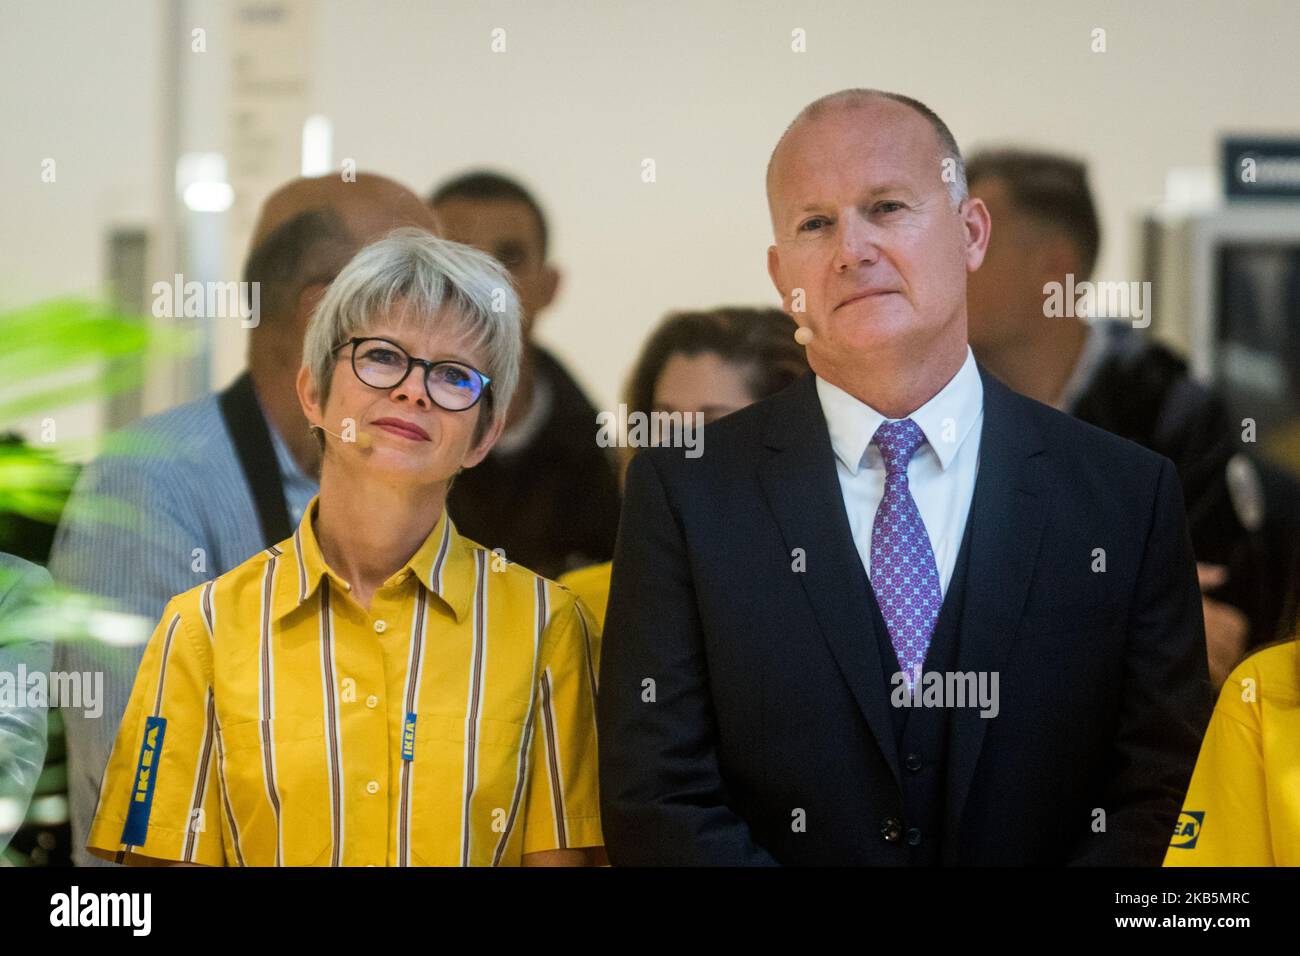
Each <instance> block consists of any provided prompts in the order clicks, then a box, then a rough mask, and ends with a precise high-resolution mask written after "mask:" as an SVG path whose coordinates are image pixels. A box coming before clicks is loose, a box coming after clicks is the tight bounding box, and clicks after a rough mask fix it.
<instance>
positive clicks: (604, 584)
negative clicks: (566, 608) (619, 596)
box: [560, 561, 614, 632]
mask: <svg viewBox="0 0 1300 956" xmlns="http://www.w3.org/2000/svg"><path fill="white" fill-rule="evenodd" d="M613 571H614V562H613V561H606V562H605V563H604V564H593V565H591V566H589V567H585V568H578V569H577V570H574V571H569V572H567V573H565V574H562V575H560V583H561V584H563V585H564V586H565V587H566V588H568V589H569V590H570V591H572V592H573V593H574V594H576V595H578V597H579V598H581V599H582V603H583V604H585V605H586V606H587V608H588V609H589V610H590V611H591V613H592V616H593V617H595V619H596V629H597V630H599V631H601V632H604V630H605V609H606V608H607V607H608V606H609V579H610V575H611V574H612V573H613Z"/></svg>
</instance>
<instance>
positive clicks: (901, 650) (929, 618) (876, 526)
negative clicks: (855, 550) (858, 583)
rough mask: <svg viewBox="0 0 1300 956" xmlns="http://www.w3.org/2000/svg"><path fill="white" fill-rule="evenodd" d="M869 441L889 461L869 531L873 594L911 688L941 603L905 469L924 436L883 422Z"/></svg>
mask: <svg viewBox="0 0 1300 956" xmlns="http://www.w3.org/2000/svg"><path fill="white" fill-rule="evenodd" d="M871 440H872V442H874V443H875V445H876V447H878V448H879V449H880V454H881V456H882V457H883V458H884V460H885V494H884V497H883V498H881V499H880V507H879V508H878V509H877V510H876V520H875V522H874V523H873V524H872V526H871V589H872V590H873V591H874V592H875V594H876V603H877V604H879V605H880V613H881V615H883V616H884V618H885V627H887V628H888V629H889V639H890V642H891V643H892V644H893V645H894V653H895V654H897V655H898V663H899V666H900V667H902V669H903V673H904V674H906V675H907V681H908V686H909V687H910V686H911V684H912V680H913V677H914V676H915V675H914V673H913V671H914V669H915V668H919V667H920V666H921V665H922V664H923V663H924V662H925V652H926V651H927V650H928V649H929V647H930V635H931V634H932V633H933V632H934V622H935V621H936V620H938V618H939V606H940V605H941V604H942V603H943V593H942V592H941V591H940V590H939V568H938V566H937V565H936V564H935V562H934V551H933V550H932V549H931V548H930V536H929V535H928V534H927V533H926V531H925V523H924V522H923V521H922V520H921V512H920V511H918V510H917V508H916V502H915V501H913V500H912V493H911V491H909V490H908V487H907V463H908V462H909V461H911V459H912V455H913V454H914V453H915V452H916V450H917V449H918V448H920V447H921V445H922V443H923V442H924V441H925V433H924V432H922V431H921V428H920V426H918V425H917V424H916V422H914V421H912V420H911V419H910V418H904V419H902V420H901V421H896V422H890V421H886V422H882V423H881V425H880V427H879V428H878V429H876V435H875V437H874V438H872V439H871Z"/></svg>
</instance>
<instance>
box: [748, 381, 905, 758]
mask: <svg viewBox="0 0 1300 956" xmlns="http://www.w3.org/2000/svg"><path fill="white" fill-rule="evenodd" d="M764 441H765V443H766V444H767V446H768V447H769V448H772V449H773V450H774V451H775V452H776V454H774V455H773V456H772V457H771V458H769V459H768V460H767V461H766V462H764V463H763V464H762V465H761V466H760V467H759V480H760V483H761V484H762V487H763V492H764V494H765V495H766V496H767V500H768V504H769V506H770V507H771V509H772V514H773V515H774V516H775V517H776V521H777V524H778V525H779V527H780V529H781V535H782V538H783V539H784V541H785V545H786V548H787V549H788V550H789V551H791V552H793V551H794V549H795V548H801V549H802V550H803V553H804V555H805V556H806V561H807V567H806V570H805V571H803V572H802V573H798V577H799V580H800V583H801V584H802V585H803V588H804V591H805V592H806V593H807V595H808V600H809V601H810V602H811V604H812V607H813V611H814V613H815V614H816V616H817V622H818V624H819V625H820V626H821V632H822V636H823V638H824V639H825V640H826V643H827V645H829V647H830V651H831V654H832V655H833V656H834V658H835V661H836V663H837V664H838V665H839V668H840V670H841V672H842V673H843V674H844V679H845V680H846V681H847V682H848V685H849V689H850V691H851V692H852V694H853V699H854V700H855V701H856V702H857V705H858V708H859V709H860V710H861V711H862V715H863V717H865V718H866V721H867V725H868V726H869V727H870V728H871V732H872V734H873V735H874V736H875V738H876V743H877V745H878V746H879V747H880V751H881V753H882V754H883V755H884V757H885V759H886V761H888V763H889V767H890V769H891V770H892V771H893V774H894V779H895V781H899V780H900V775H899V769H898V747H897V745H896V743H895V739H894V729H893V722H892V717H891V715H890V711H889V695H888V694H887V693H886V692H885V690H884V687H883V685H882V678H883V674H884V669H883V664H882V662H881V660H880V651H879V649H878V646H877V642H876V635H875V627H874V624H873V623H872V619H871V612H870V610H869V604H868V592H867V589H868V588H869V587H870V585H869V584H868V582H867V576H866V574H865V573H864V571H863V570H862V559H861V558H860V557H859V555H858V551H857V548H856V546H855V545H854V543H853V536H852V533H851V532H850V530H849V521H848V515H847V513H846V512H845V510H844V497H843V494H842V493H841V491H840V484H839V478H838V477H837V474H836V470H835V453H834V451H833V450H832V448H831V442H830V434H829V432H828V431H827V428H826V420H825V418H824V417H823V415H822V410H821V403H820V402H819V401H818V400H817V390H816V379H815V378H814V376H813V375H811V374H809V375H807V376H805V377H804V378H803V379H801V380H800V381H799V382H798V383H797V384H796V385H794V386H792V387H791V388H790V389H789V390H788V391H787V392H785V393H784V394H783V395H781V396H779V397H777V398H774V399H773V400H772V406H771V411H770V413H769V417H768V421H767V426H766V429H765V432H764Z"/></svg>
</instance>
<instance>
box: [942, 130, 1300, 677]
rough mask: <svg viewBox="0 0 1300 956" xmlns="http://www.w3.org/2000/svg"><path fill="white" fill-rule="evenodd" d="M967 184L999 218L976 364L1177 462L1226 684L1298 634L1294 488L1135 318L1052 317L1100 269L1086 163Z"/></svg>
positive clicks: (988, 155) (980, 296) (1213, 654)
mask: <svg viewBox="0 0 1300 956" xmlns="http://www.w3.org/2000/svg"><path fill="white" fill-rule="evenodd" d="M967 178H968V181H969V184H970V190H971V193H972V194H973V195H978V196H979V197H980V198H981V199H983V200H984V202H985V204H986V205H987V206H988V208H989V214H990V216H991V217H992V219H993V232H992V236H991V237H990V239H989V248H988V254H987V256H986V257H985V260H984V265H983V266H982V267H981V268H980V270H979V271H978V272H976V273H974V274H972V275H971V276H970V279H969V282H968V294H969V296H970V343H971V348H972V349H973V350H974V352H975V357H976V358H977V359H978V360H979V361H980V362H981V363H982V364H984V365H985V366H986V367H987V368H988V369H989V371H991V372H992V373H993V374H995V375H997V376H998V377H999V378H1000V379H1002V381H1004V382H1005V383H1006V384H1008V385H1009V386H1011V387H1012V388H1013V389H1015V390H1016V391H1018V392H1020V393H1021V394H1024V395H1027V396H1029V397H1030V398H1033V399H1035V400H1037V401H1040V402H1043V403H1045V404H1048V405H1052V406H1054V407H1056V408H1058V409H1060V410H1062V411H1066V412H1069V413H1070V414H1072V415H1074V416H1075V417H1077V418H1079V419H1082V420H1083V421H1085V422H1088V423H1089V424H1092V425H1096V426H1097V427H1099V428H1104V429H1105V430H1107V431H1109V432H1113V433H1114V434H1117V435H1120V436H1122V437H1124V438H1128V439H1130V440H1131V441H1135V442H1137V443H1138V444H1140V445H1143V446H1144V447H1146V448H1150V449H1151V450H1153V451H1156V452H1158V453H1160V454H1162V455H1164V456H1165V457H1167V458H1169V459H1170V460H1172V461H1173V463H1174V465H1175V467H1176V468H1177V469H1178V476H1179V479H1180V481H1181V484H1182V488H1183V495H1184V499H1185V502H1186V506H1187V513H1188V524H1189V528H1190V532H1191V536H1192V545H1193V548H1194V550H1195V553H1196V559H1197V561H1198V562H1199V568H1198V570H1199V572H1200V581H1201V585H1202V588H1203V589H1204V591H1205V592H1206V596H1205V598H1204V602H1203V603H1204V614H1205V624H1206V642H1207V649H1208V657H1209V667H1210V675H1211V679H1212V680H1213V682H1214V685H1215V686H1216V687H1218V686H1219V685H1221V684H1222V683H1223V680H1224V678H1225V677H1226V676H1227V673H1228V671H1229V670H1231V669H1232V667H1233V665H1234V664H1235V663H1236V662H1237V661H1238V660H1239V659H1240V658H1241V656H1242V654H1243V653H1244V652H1245V650H1246V648H1247V647H1248V646H1251V645H1253V644H1258V643H1260V642H1265V641H1270V640H1273V639H1275V638H1276V637H1277V636H1279V632H1282V633H1287V632H1289V625H1288V622H1287V621H1286V620H1285V617H1286V607H1287V591H1288V590H1289V588H1290V584H1289V581H1290V580H1291V576H1290V575H1289V574H1288V572H1289V570H1290V569H1289V563H1290V562H1289V560H1288V559H1289V557H1290V555H1291V553H1292V551H1291V547H1292V546H1293V542H1294V540H1295V538H1294V533H1293V530H1287V529H1294V527H1295V520H1294V516H1290V517H1288V514H1287V512H1288V511H1291V510H1294V509H1293V508H1291V507H1290V506H1289V505H1287V503H1286V502H1285V501H1284V500H1283V499H1284V498H1285V497H1286V488H1287V486H1288V484H1289V482H1287V481H1286V480H1285V479H1284V478H1283V477H1282V476H1280V475H1278V474H1276V472H1275V471H1274V470H1273V469H1269V468H1267V466H1264V465H1262V463H1260V462H1259V461H1258V460H1256V459H1255V458H1253V457H1251V456H1248V455H1247V454H1246V453H1245V451H1244V450H1243V445H1242V442H1241V429H1240V427H1239V426H1237V425H1235V424H1234V423H1233V421H1232V420H1231V418H1230V417H1229V415H1228V411H1227V408H1226V406H1225V404H1224V402H1223V401H1222V400H1221V398H1220V397H1219V396H1218V395H1217V394H1216V393H1215V392H1213V391H1212V390H1210V389H1209V388H1206V387H1205V386H1203V385H1200V384H1198V383H1197V382H1195V381H1194V380H1193V379H1192V377H1191V374H1190V372H1189V370H1188V367H1187V364H1186V363H1185V362H1184V361H1183V360H1182V359H1181V358H1179V357H1178V356H1177V355H1175V354H1174V353H1173V352H1171V351H1170V350H1169V349H1168V348H1166V347H1165V346H1164V345H1161V344H1160V343H1158V342H1157V341H1155V340H1154V338H1152V337H1151V336H1149V335H1147V334H1145V333H1144V332H1143V331H1141V330H1138V329H1135V328H1134V327H1133V324H1132V322H1131V320H1128V319H1123V320H1121V319H1115V318H1100V319H1097V320H1095V321H1091V322H1090V321H1089V319H1088V317H1087V316H1078V315H1074V314H1073V312H1074V310H1069V311H1068V312H1067V314H1065V315H1061V316H1056V315H1048V314H1047V312H1046V305H1045V303H1046V300H1047V292H1048V286H1049V283H1060V284H1061V287H1065V288H1068V287H1069V286H1067V285H1066V283H1067V278H1066V277H1067V276H1072V277H1073V279H1072V282H1073V285H1074V287H1078V286H1079V285H1080V283H1082V282H1085V281H1087V280H1090V279H1091V277H1092V275H1093V270H1094V268H1095V266H1096V263H1097V255H1098V250H1099V248H1100V245H1101V227H1100V224H1099V222H1098V217H1097V210H1096V206H1095V204H1094V201H1093V196H1092V190H1091V188H1090V186H1089V183H1088V173H1087V168H1086V167H1085V166H1084V164H1083V163H1082V162H1080V161H1079V160H1076V159H1072V158H1070V157H1067V156H1061V155H1057V154H1054V153H1048V152H1039V151H1032V150H1021V149H1001V150H990V151H986V152H980V153H976V154H975V155H973V156H971V157H970V159H969V161H968V163H967ZM1146 308H1147V309H1148V310H1149V308H1150V303H1147V304H1146ZM1147 314H1148V316H1149V311H1148V313H1147ZM1261 471H1263V472H1264V473H1263V475H1262V477H1261ZM1266 521H1267V522H1268V526H1267V527H1265V526H1264V525H1265V522H1266ZM1271 552H1277V553H1276V555H1272V556H1271Z"/></svg>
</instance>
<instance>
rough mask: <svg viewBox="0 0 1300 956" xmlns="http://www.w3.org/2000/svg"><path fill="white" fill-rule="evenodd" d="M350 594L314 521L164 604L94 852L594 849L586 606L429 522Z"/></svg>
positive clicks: (283, 855)
mask: <svg viewBox="0 0 1300 956" xmlns="http://www.w3.org/2000/svg"><path fill="white" fill-rule="evenodd" d="M313 512H314V505H313V507H311V508H309V509H308V512H307V514H308V515H309V516H310V515H312V514H313ZM348 592H349V587H348V585H347V583H346V582H345V581H343V580H342V579H341V578H339V577H338V576H337V575H336V574H335V573H334V572H333V571H332V570H330V569H329V568H328V566H326V564H325V562H324V559H323V557H322V556H321V553H320V548H319V545H318V543H317V542H316V539H315V536H314V533H313V529H312V523H311V518H310V517H308V518H306V519H304V520H303V522H302V523H301V524H300V526H299V528H298V530H297V531H296V532H295V534H294V535H293V537H292V538H290V539H288V540H286V541H284V542H282V543H280V544H279V545H276V546H274V547H272V548H268V549H266V550H264V551H262V552H260V553H258V554H257V555H256V556H255V557H253V558H251V559H249V560H248V561H246V562H244V563H243V564H241V565H240V566H239V567H237V568H236V569H234V570H233V571H231V572H229V573H227V574H224V575H222V576H220V577H218V578H217V579H216V580H215V581H213V582H209V583H207V584H205V585H203V586H200V587H198V588H194V589H192V590H190V591H188V592H186V593H185V594H183V595H180V596H179V597H177V598H175V599H174V600H173V601H172V602H171V603H170V604H169V605H168V607H167V610H166V613H165V615H164V617H163V621H162V623H161V624H160V625H159V627H158V630H157V631H156V632H155V634H154V637H153V639H152V640H151V641H150V643H149V646H148V648H147V650H146V652H145V655H144V659H143V662H142V664H141V667H140V671H139V675H138V677H137V680H136V683H135V686H134V689H133V690H132V692H131V698H130V703H129V705H128V707H127V712H126V716H125V718H124V719H123V721H122V726H121V730H120V732H119V733H118V736H117V740H116V743H115V746H114V748H113V752H112V756H111V758H110V760H109V764H108V770H107V773H106V774H105V780H104V786H103V791H102V798H101V800H100V804H99V807H98V811H97V813H96V816H95V821H94V825H93V827H92V830H91V836H90V840H89V844H90V848H91V851H92V852H94V853H96V854H97V855H99V856H101V857H103V858H106V859H115V858H117V856H118V855H119V854H121V853H123V852H125V851H128V850H129V851H130V852H133V853H138V854H140V855H143V856H149V857H153V858H157V859H164V860H178V861H185V862H197V863H206V864H210V865H241V866H275V865H288V866H365V865H376V866H383V865H390V866H421V865H435V866H509V865H517V864H518V863H519V862H520V861H521V858H522V856H523V855H524V854H527V853H534V852H539V851H543V850H553V849H563V848H577V847H594V846H600V845H601V843H602V837H601V832H600V819H599V797H598V793H597V774H596V726H595V698H596V673H597V671H596V667H595V662H594V661H593V660H592V656H591V655H592V648H593V643H594V639H595V638H594V636H593V635H594V625H593V622H592V620H591V618H590V616H589V612H587V611H586V609H585V608H584V607H583V606H582V605H581V603H580V602H579V601H578V600H577V599H576V598H575V597H574V596H573V595H572V594H571V593H570V592H569V591H567V590H566V589H565V588H563V587H561V586H560V585H558V584H555V583H554V582H552V581H548V580H546V579H545V578H542V577H539V576H538V575H536V574H533V573H532V572H530V571H527V570H525V569H523V568H521V567H520V566H518V565H513V564H508V563H506V562H503V561H501V560H499V559H498V558H497V557H496V556H495V555H493V554H492V553H491V552H489V551H487V550H486V549H484V548H482V547H481V546H479V545H477V544H475V543H474V542H472V541H469V540H468V539H465V538H463V537H461V536H460V535H459V534H458V533H457V532H456V529H455V526H454V524H453V522H452V521H451V520H450V519H449V518H448V517H447V516H446V514H445V512H444V514H443V515H442V517H440V518H439V521H438V524H437V525H436V527H435V528H434V529H433V531H432V532H431V533H430V535H429V537H428V538H427V539H426V541H425V542H424V544H423V545H422V546H421V548H420V550H419V551H417V552H416V554H415V555H414V556H413V557H412V558H411V560H410V561H409V562H408V563H407V565H406V566H405V567H404V568H403V569H402V570H401V571H399V572H398V573H397V574H395V575H393V576H392V577H391V578H389V580H388V581H387V582H386V583H385V585H384V586H383V587H382V588H380V589H379V591H377V592H376V594H375V596H374V599H373V600H372V603H371V607H370V609H369V611H367V610H365V609H362V608H361V607H360V606H359V605H358V604H357V603H356V602H355V601H354V600H353V599H352V598H351V596H350V594H349V593H348ZM408 714H411V715H414V744H413V748H412V749H411V750H410V753H409V755H410V757H411V759H405V758H404V756H403V734H404V730H405V728H406V724H407V715H408ZM150 716H156V717H163V718H165V719H166V721H167V725H166V726H167V729H166V735H165V738H164V742H163V745H162V752H161V756H160V758H159V760H158V763H157V769H156V770H155V772H154V779H153V786H154V792H153V797H152V801H151V806H150V808H149V820H148V828H147V831H146V833H147V838H146V840H145V842H144V843H143V844H141V845H139V846H136V847H127V846H125V845H124V844H123V843H122V842H121V837H122V832H123V827H124V825H125V822H126V818H127V811H128V808H129V807H130V805H131V801H132V800H133V799H134V795H135V783H136V780H135V774H136V770H137V760H138V759H139V755H140V752H141V745H142V739H143V734H144V729H145V721H146V719H147V718H149V717H150Z"/></svg>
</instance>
